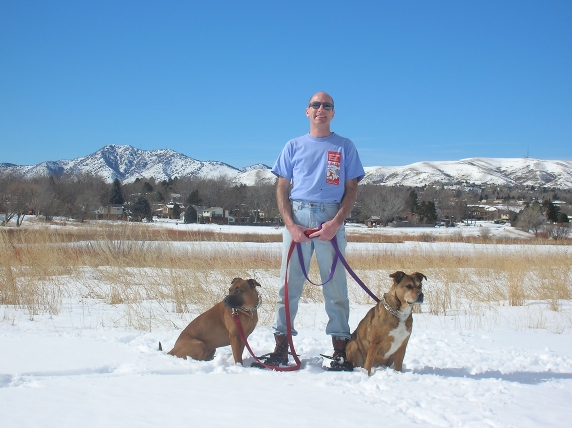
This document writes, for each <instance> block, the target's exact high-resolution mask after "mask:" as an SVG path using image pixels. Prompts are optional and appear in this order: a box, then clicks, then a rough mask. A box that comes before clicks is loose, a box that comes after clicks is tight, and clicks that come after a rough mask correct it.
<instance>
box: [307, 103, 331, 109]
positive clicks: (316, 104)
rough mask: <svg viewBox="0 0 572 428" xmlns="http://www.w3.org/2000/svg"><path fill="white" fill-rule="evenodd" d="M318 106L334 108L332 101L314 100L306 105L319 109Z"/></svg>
mask: <svg viewBox="0 0 572 428" xmlns="http://www.w3.org/2000/svg"><path fill="white" fill-rule="evenodd" d="M320 106H324V110H333V109H334V105H333V104H332V103H328V102H325V103H321V102H319V101H314V102H311V103H310V104H309V105H308V107H312V108H314V109H316V110H317V109H319V108H320Z"/></svg>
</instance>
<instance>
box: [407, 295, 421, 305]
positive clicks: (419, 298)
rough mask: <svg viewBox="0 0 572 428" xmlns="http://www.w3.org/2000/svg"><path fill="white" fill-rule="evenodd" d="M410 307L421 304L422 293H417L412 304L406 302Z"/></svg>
mask: <svg viewBox="0 0 572 428" xmlns="http://www.w3.org/2000/svg"><path fill="white" fill-rule="evenodd" d="M407 303H409V304H410V305H415V304H419V303H423V293H419V294H418V295H417V300H415V301H414V302H407Z"/></svg>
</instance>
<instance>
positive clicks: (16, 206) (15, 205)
mask: <svg viewBox="0 0 572 428" xmlns="http://www.w3.org/2000/svg"><path fill="white" fill-rule="evenodd" d="M8 193H9V195H10V211H11V215H12V217H16V226H17V227H20V226H21V225H22V222H23V221H24V218H25V217H26V215H28V214H29V213H31V212H33V211H35V209H36V204H37V195H38V193H39V186H38V185H37V184H34V183H30V182H28V181H16V182H13V183H10V185H9V186H8Z"/></svg>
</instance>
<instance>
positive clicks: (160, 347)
mask: <svg viewBox="0 0 572 428" xmlns="http://www.w3.org/2000/svg"><path fill="white" fill-rule="evenodd" d="M162 350H163V345H161V342H159V351H162Z"/></svg>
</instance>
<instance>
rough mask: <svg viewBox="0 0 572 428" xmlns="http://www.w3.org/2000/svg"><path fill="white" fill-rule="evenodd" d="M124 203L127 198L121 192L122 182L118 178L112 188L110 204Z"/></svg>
mask: <svg viewBox="0 0 572 428" xmlns="http://www.w3.org/2000/svg"><path fill="white" fill-rule="evenodd" d="M124 202H125V198H124V197H123V193H122V192H121V181H119V178H116V179H115V180H114V181H113V186H112V188H111V197H110V198H109V203H110V204H113V205H123V203H124Z"/></svg>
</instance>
